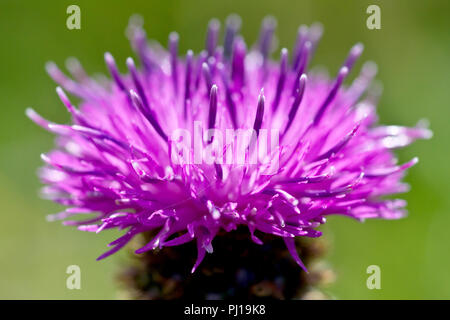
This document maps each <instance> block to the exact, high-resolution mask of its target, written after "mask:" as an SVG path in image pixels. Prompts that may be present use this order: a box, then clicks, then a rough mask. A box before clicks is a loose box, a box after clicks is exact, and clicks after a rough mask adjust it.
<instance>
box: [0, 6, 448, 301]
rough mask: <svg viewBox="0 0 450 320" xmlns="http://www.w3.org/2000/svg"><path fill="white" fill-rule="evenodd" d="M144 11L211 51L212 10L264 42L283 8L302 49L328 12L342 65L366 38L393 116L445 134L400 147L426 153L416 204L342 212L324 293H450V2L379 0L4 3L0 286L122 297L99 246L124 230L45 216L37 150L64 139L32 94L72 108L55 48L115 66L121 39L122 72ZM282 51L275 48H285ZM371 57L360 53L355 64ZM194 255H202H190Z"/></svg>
mask: <svg viewBox="0 0 450 320" xmlns="http://www.w3.org/2000/svg"><path fill="white" fill-rule="evenodd" d="M70 4H77V5H79V6H80V8H81V30H68V29H67V28H66V18H67V14H66V8H67V6H68V5H70ZM370 4H377V5H379V6H380V8H381V25H382V29H381V30H368V29H367V27H366V19H367V17H368V15H367V14H366V8H367V7H368V5H370ZM133 13H140V14H141V15H142V16H143V17H144V18H145V28H146V30H147V32H148V35H149V37H150V38H154V39H157V40H159V41H160V42H161V43H163V44H165V43H166V42H167V40H166V39H167V36H168V34H169V32H171V31H173V30H177V31H178V32H179V33H180V37H181V42H180V50H181V51H182V52H185V50H187V49H188V48H193V49H194V50H195V51H196V52H198V51H199V50H201V49H202V47H203V44H204V36H205V30H206V24H207V22H208V20H209V19H210V18H211V17H217V18H219V19H221V20H222V21H224V18H225V17H226V16H227V15H228V14H230V13H238V14H240V15H241V17H242V18H243V27H242V34H243V35H244V36H245V38H246V39H247V41H249V42H252V39H253V40H256V37H257V35H258V29H259V26H260V22H261V19H262V18H263V17H264V16H266V15H267V14H271V15H273V16H275V17H276V18H277V19H278V30H277V36H278V39H279V45H280V47H287V48H289V49H292V46H293V41H294V39H295V35H296V32H297V27H298V26H299V25H300V24H310V23H312V22H315V21H321V22H322V23H323V24H324V27H325V34H324V36H323V39H322V41H321V43H320V45H319V48H318V50H317V52H316V56H315V57H314V60H313V62H312V65H315V66H318V65H323V66H325V67H327V68H329V71H330V73H331V74H335V73H336V72H337V69H338V67H339V65H340V64H341V63H342V61H343V59H345V56H346V54H347V52H348V50H349V48H350V47H351V46H352V45H353V44H354V43H356V42H358V41H361V42H363V43H364V45H365V52H364V54H363V57H362V59H361V60H363V61H364V60H374V61H376V62H377V64H378V66H379V75H378V80H380V81H381V83H382V84H383V86H384V93H383V95H382V98H381V101H380V104H379V114H380V121H381V122H382V123H385V124H401V125H410V126H412V125H415V123H416V122H417V121H418V120H419V119H422V118H426V119H428V120H429V121H430V123H431V128H432V130H433V131H434V137H433V139H431V140H429V141H419V142H417V143H415V144H414V145H412V146H410V147H408V148H407V149H405V150H401V151H400V152H398V156H399V159H400V161H401V162H405V161H407V160H409V159H411V158H412V157H413V156H416V155H417V156H418V157H419V158H420V162H419V164H418V165H417V166H415V167H414V168H412V169H411V170H410V171H409V174H408V176H407V178H406V180H407V182H408V183H410V184H411V185H412V190H411V192H409V193H408V194H406V195H404V198H405V199H406V200H408V202H409V206H408V209H409V216H408V217H407V218H406V219H402V220H397V221H367V222H365V223H363V224H360V223H358V222H355V221H352V220H349V219H346V218H341V217H333V218H330V219H329V222H328V224H327V225H326V226H325V227H324V228H323V231H324V232H325V236H326V238H327V239H328V242H329V243H330V244H331V247H330V250H329V252H328V254H327V257H326V258H327V261H328V263H329V264H330V265H331V266H332V267H333V268H334V270H335V271H336V274H337V280H336V282H335V283H334V284H333V285H331V286H330V287H328V288H326V291H327V292H328V293H329V294H331V295H332V296H334V297H336V298H339V299H421V298H423V299H444V298H446V299H449V298H450V255H449V249H450V232H449V231H448V230H449V229H450V197H449V195H448V192H449V181H450V179H449V178H450V175H449V171H450V170H449V158H450V148H449V141H450V124H449V121H450V87H449V86H450V19H449V14H450V2H449V1H447V0H442V1H437V0H436V1H406V0H396V1H390V0H389V1H377V0H370V1H367V0H346V1H334V0H330V1H324V0H314V1H313V0H311V1H302V0H296V1H292V0H277V1H271V0H257V1H248V0H238V1H235V0H233V1H230V0H227V1H208V0H202V1H174V0H166V1H131V0H129V1H110V0H102V1H76V0H71V1H46V2H43V1H31V0H29V1H18V0H2V1H1V2H0V35H1V37H0V115H1V117H0V204H1V209H0V211H1V220H0V298H3V299H6V298H8V299H19V298H31V299H41V298H52V299H53V298H58V299H94V298H96V299H114V298H117V297H120V295H118V293H117V285H116V282H115V281H114V277H115V273H116V272H117V271H118V269H119V268H120V266H121V265H122V264H124V263H126V259H127V254H126V253H125V252H122V253H121V254H118V255H116V256H113V257H111V258H109V259H106V260H105V261H102V262H96V261H95V258H96V257H97V256H98V255H99V254H100V253H102V252H103V251H104V250H105V248H106V247H105V245H106V244H107V243H108V242H109V241H110V240H111V239H113V238H114V237H115V236H116V235H117V234H115V233H114V232H104V233H102V234H100V235H95V234H90V233H83V232H80V231H77V230H75V229H73V228H71V227H64V226H62V225H60V224H59V223H48V222H47V221H46V220H45V216H46V215H47V214H49V213H54V212H57V211H58V210H59V207H58V206H56V205H54V204H52V203H50V202H48V201H45V200H41V199H40V198H39V196H38V189H39V187H40V183H39V181H38V179H37V177H36V170H37V168H38V167H39V166H40V165H41V161H40V158H39V155H40V153H41V152H45V151H48V150H49V149H50V148H51V146H52V144H53V137H52V136H51V135H50V134H49V133H47V132H44V130H41V129H40V128H38V127H37V126H35V125H34V124H33V123H32V122H31V121H29V120H28V119H27V118H26V117H25V115H24V110H25V108H26V107H28V106H32V107H33V108H35V109H36V110H38V112H39V113H41V114H42V115H44V116H45V117H47V118H49V119H52V120H54V121H56V122H65V121H68V119H69V116H68V114H67V112H66V111H65V108H64V107H63V105H62V104H61V102H60V101H59V100H58V98H57V96H56V94H55V91H54V89H55V87H56V85H55V84H54V83H53V82H52V80H51V79H50V78H49V77H48V76H47V74H46V73H45V71H44V64H45V62H47V61H49V60H53V61H55V62H56V63H57V64H58V65H60V66H63V65H64V62H65V60H66V58H67V57H70V56H75V57H78V58H79V59H80V61H81V62H82V64H83V65H84V67H85V68H86V70H88V71H89V72H90V73H92V74H95V73H106V68H105V66H104V62H103V53H104V52H105V51H110V52H111V53H112V54H113V55H114V56H115V57H116V60H117V61H118V62H120V67H121V69H122V70H124V61H125V58H126V57H127V56H129V55H130V54H131V50H130V47H129V44H128V42H127V39H126V38H125V35H124V30H125V27H126V25H127V22H128V18H129V17H130V16H131V15H132V14H133ZM278 54H279V51H277V52H276V53H275V55H276V56H278ZM360 66H361V62H359V63H358V65H357V67H360ZM71 264H76V265H79V266H80V267H81V273H82V284H81V285H82V288H81V290H68V289H66V278H67V274H66V273H65V271H66V268H67V266H68V265H71ZM372 264H376V265H379V266H380V267H381V290H368V289H367V287H366V279H367V277H368V275H367V274H366V268H367V266H369V265H372ZM189 267H190V266H189Z"/></svg>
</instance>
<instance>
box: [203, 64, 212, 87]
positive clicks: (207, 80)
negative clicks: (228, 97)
mask: <svg viewBox="0 0 450 320" xmlns="http://www.w3.org/2000/svg"><path fill="white" fill-rule="evenodd" d="M202 73H203V76H204V77H205V83H206V90H208V92H211V88H212V76H211V70H210V69H209V66H208V64H207V63H206V62H203V64H202Z"/></svg>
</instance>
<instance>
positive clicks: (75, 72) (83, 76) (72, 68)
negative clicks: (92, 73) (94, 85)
mask: <svg viewBox="0 0 450 320" xmlns="http://www.w3.org/2000/svg"><path fill="white" fill-rule="evenodd" d="M66 68H67V70H69V72H70V73H71V74H72V76H73V77H74V78H75V79H76V80H77V81H79V82H84V81H86V80H89V76H88V75H87V73H86V71H84V69H83V67H82V66H81V63H80V61H78V59H76V58H74V57H71V58H68V59H67V61H66Z"/></svg>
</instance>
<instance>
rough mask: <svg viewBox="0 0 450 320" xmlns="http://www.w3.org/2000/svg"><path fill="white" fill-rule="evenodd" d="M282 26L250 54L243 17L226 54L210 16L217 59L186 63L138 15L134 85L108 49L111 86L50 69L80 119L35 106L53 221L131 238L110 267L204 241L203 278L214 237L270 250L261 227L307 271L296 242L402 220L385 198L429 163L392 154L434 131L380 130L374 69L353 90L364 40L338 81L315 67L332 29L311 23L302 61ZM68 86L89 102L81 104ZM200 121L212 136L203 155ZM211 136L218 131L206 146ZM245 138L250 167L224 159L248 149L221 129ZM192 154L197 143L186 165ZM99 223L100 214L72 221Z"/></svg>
mask: <svg viewBox="0 0 450 320" xmlns="http://www.w3.org/2000/svg"><path fill="white" fill-rule="evenodd" d="M275 26H276V23H275V21H274V20H273V19H271V18H266V19H265V20H264V21H263V24H262V30H261V34H260V37H259V41H258V42H257V44H255V45H254V46H253V47H252V49H248V48H247V46H246V43H245V42H244V41H243V39H242V38H241V37H240V36H239V35H238V32H239V28H240V20H239V18H238V17H236V16H231V17H230V18H229V19H228V20H227V23H226V28H225V35H224V42H223V45H222V46H218V35H219V27H220V24H219V22H218V21H217V20H212V21H211V22H210V24H209V26H208V32H207V38H206V48H205V50H204V51H202V52H200V53H199V54H198V55H194V53H193V52H192V51H191V50H189V51H188V52H187V54H186V55H185V56H184V57H183V58H181V57H179V55H178V41H179V39H178V35H177V34H176V33H172V34H170V36H169V43H168V48H169V49H168V50H165V49H164V48H162V47H161V46H160V45H158V44H157V43H155V42H151V43H150V42H147V40H146V37H145V32H144V31H143V29H142V26H141V23H140V22H139V21H137V20H136V19H134V20H133V22H132V23H130V26H129V28H128V36H129V38H130V41H131V44H132V47H133V49H134V50H135V52H136V54H137V56H138V57H139V59H140V62H141V68H139V69H138V68H137V67H136V66H135V63H134V61H133V59H131V58H128V59H127V61H126V65H127V67H128V70H129V73H128V74H127V75H122V74H120V73H119V71H118V69H117V66H116V63H115V61H114V59H113V57H112V56H111V54H109V53H106V54H105V61H106V65H107V68H108V70H109V73H110V74H111V77H112V80H111V81H108V80H106V81H105V80H103V81H96V80H94V79H92V78H90V77H88V76H87V75H86V73H85V72H84V70H83V69H82V67H81V66H80V65H79V63H78V62H76V61H71V63H69V64H68V69H69V71H70V73H71V74H72V76H73V79H72V78H69V77H67V76H66V75H65V74H64V73H62V72H61V71H60V70H59V69H58V68H57V67H56V65H54V64H52V63H50V64H48V65H47V71H48V73H49V74H50V76H51V77H52V78H53V79H54V80H55V81H56V82H57V83H58V84H59V85H60V86H61V87H58V88H57V90H56V91H57V93H58V95H59V97H60V98H61V100H62V102H63V104H64V105H65V106H66V108H67V109H68V111H69V112H70V114H71V116H72V122H71V123H70V124H67V125H63V124H55V123H52V122H50V121H47V120H45V119H43V118H42V117H40V116H39V115H38V114H37V113H35V112H34V111H33V110H32V109H28V110H27V115H28V116H29V117H30V118H31V119H32V120H33V121H34V122H36V123H37V124H39V125H40V126H42V127H43V128H45V129H47V130H48V131H50V132H52V133H55V134H56V135H57V148H56V149H55V150H53V151H51V152H50V153H48V154H45V155H42V159H43V160H44V162H45V163H46V166H45V167H43V168H42V169H41V171H40V176H41V179H42V181H43V182H44V183H45V184H46V186H45V187H44V189H43V194H44V196H45V197H46V198H49V199H52V200H53V201H56V202H58V203H60V204H62V205H64V206H66V207H67V209H66V210H65V211H63V212H61V213H58V214H56V215H52V216H50V219H51V220H53V219H65V221H64V222H63V223H64V224H66V225H75V226H78V229H80V230H85V231H92V232H97V233H98V232H100V231H102V230H104V229H111V228H118V229H120V230H122V229H124V230H126V231H125V233H124V234H123V236H121V237H120V238H118V239H116V240H115V241H113V242H111V243H110V244H109V246H111V247H112V249H111V250H109V251H107V252H106V253H104V254H103V255H101V256H100V257H99V258H98V259H103V258H105V257H107V256H109V255H111V254H112V253H114V252H116V251H117V250H119V249H120V248H122V247H123V246H124V245H125V244H126V243H128V242H129V241H130V240H131V239H132V238H133V237H134V236H136V235H137V234H139V233H142V232H146V231H150V230H154V231H157V233H155V234H156V236H155V237H154V238H153V239H152V240H151V241H150V242H149V243H147V244H146V245H145V246H143V247H142V248H140V249H138V250H137V251H136V252H137V253H142V252H145V251H148V250H152V249H155V248H163V247H166V246H175V245H181V244H183V243H186V242H189V241H196V242H197V247H198V258H197V261H196V263H195V265H194V267H193V269H192V271H194V270H195V269H196V268H197V266H198V265H199V264H200V262H201V261H202V259H203V257H204V256H205V253H206V252H212V251H213V247H212V240H213V239H214V237H215V236H216V234H217V233H218V232H219V230H221V229H224V230H225V231H231V230H234V229H236V228H237V226H239V225H245V226H247V227H248V229H249V235H250V237H251V239H252V240H253V241H254V242H256V243H259V244H261V243H262V242H261V241H260V239H258V237H257V234H255V232H256V231H258V232H263V233H270V234H273V235H277V236H280V237H282V238H283V239H284V241H285V243H286V246H287V248H288V249H289V251H290V253H291V254H292V256H293V258H294V259H295V260H296V261H297V263H298V264H299V265H300V266H302V267H303V268H304V266H303V264H302V262H301V260H300V258H299V256H298V254H297V252H296V249H295V244H294V239H295V237H299V236H305V237H319V236H320V235H321V232H320V231H317V230H316V229H317V227H319V226H320V225H321V224H323V223H325V220H326V217H327V216H328V215H332V214H340V215H346V216H349V217H352V218H355V219H358V220H361V221H362V220H364V219H367V218H383V219H396V218H400V217H402V216H403V215H404V214H405V211H404V207H405V201H403V200H392V199H386V197H384V196H385V195H391V194H396V193H400V192H405V191H406V190H407V185H405V184H403V183H402V181H401V179H402V177H403V175H404V172H405V170H406V169H408V168H409V167H411V166H412V165H414V164H415V163H416V162H417V158H414V159H412V160H411V161H409V162H406V163H405V164H402V165H398V164H397V162H396V159H395V156H394V154H393V152H392V150H393V149H395V148H399V147H404V146H406V145H408V144H410V143H411V142H412V141H414V140H415V139H418V138H429V137H431V132H430V131H429V130H428V129H426V128H425V127H424V126H421V125H418V126H417V127H415V128H406V127H400V126H380V125H377V124H376V122H377V116H376V110H375V105H376V102H377V97H378V94H377V91H376V90H370V88H369V85H370V84H371V81H372V79H373V78H374V76H375V74H376V67H375V65H374V64H373V63H366V64H364V65H363V67H362V70H361V72H360V74H359V75H358V76H357V77H356V79H355V80H354V81H353V82H352V83H351V84H349V85H348V86H345V85H344V84H343V83H344V80H345V78H346V77H347V75H348V74H349V72H350V71H351V69H352V68H353V65H354V64H355V61H356V60H357V58H358V57H359V56H360V55H361V53H362V49H363V47H362V45H361V44H356V45H355V46H354V47H353V48H352V49H351V50H350V53H349V54H348V57H347V58H346V60H345V61H344V63H343V65H342V66H341V68H340V69H339V71H338V74H337V76H336V77H335V78H334V79H330V78H328V76H327V75H326V74H324V73H323V71H307V70H308V65H309V62H310V60H311V58H312V55H313V53H314V51H315V49H316V47H317V43H318V41H319V38H320V36H321V33H322V28H321V26H320V25H317V24H316V25H312V26H311V27H309V28H308V27H306V26H301V27H300V28H299V32H298V38H297V40H296V43H295V47H294V50H293V52H292V54H289V53H288V50H287V49H282V50H281V56H280V61H278V62H276V61H272V60H270V55H271V53H272V49H273V44H272V43H273V41H272V40H273V33H274V30H275ZM61 88H64V89H65V90H66V91H68V92H70V93H71V94H73V95H75V96H77V97H78V98H80V99H81V103H80V106H79V108H76V107H75V106H74V105H73V104H72V103H71V102H70V101H69V99H68V97H67V96H66V94H65V93H64V91H63V89H61ZM263 88H264V90H263ZM195 123H197V124H200V125H201V126H202V127H203V128H204V130H203V129H202V131H201V135H200V141H197V143H196V142H195V141H194V146H192V145H191V144H190V142H192V141H191V140H194V139H193V138H192V136H195V132H194V131H195V126H194V124H195ZM208 129H210V130H211V129H216V130H217V131H214V134H213V135H211V134H209V135H206V137H205V132H206V131H207V130H208ZM238 129H241V130H244V129H250V130H251V131H252V133H253V135H252V136H251V138H250V139H249V140H248V141H247V142H248V143H247V144H245V145H244V148H243V149H241V150H243V158H244V160H245V162H244V163H236V162H235V161H230V162H225V161H219V160H220V159H222V158H223V156H224V154H226V153H227V152H228V151H229V150H233V148H235V146H236V143H237V142H236V137H234V138H232V140H231V142H230V141H228V143H225V144H222V145H220V144H218V142H220V141H219V140H221V139H219V138H218V132H220V131H219V130H234V131H233V132H236V131H238ZM177 130H178V131H180V130H181V132H184V133H188V134H189V135H188V140H189V141H184V144H183V143H181V142H183V141H181V138H180V139H178V138H179V137H178V138H174V132H176V131H177ZM264 130H266V131H267V130H275V131H276V132H277V135H276V136H274V137H273V140H274V141H275V142H277V143H276V145H275V146H274V147H273V148H272V149H271V151H270V153H268V154H266V155H265V156H264V157H265V158H264V159H265V162H261V163H260V162H258V163H251V162H249V161H248V160H249V159H250V158H251V157H252V156H254V155H255V154H256V153H257V152H258V151H257V150H259V145H258V148H256V147H255V146H256V145H257V142H258V141H260V140H263V133H264ZM191 134H192V136H191ZM183 138H186V137H183ZM177 139H178V140H177ZM271 139H272V138H271ZM197 140H198V139H197ZM186 142H189V143H186ZM180 145H181V146H184V147H187V150H186V149H185V150H184V151H186V153H185V155H187V158H186V157H183V156H182V154H181V153H180V150H181V149H179V148H180ZM217 145H219V146H220V147H217V148H216V149H214V148H213V149H212V150H213V151H214V150H215V152H212V153H211V156H210V158H211V157H212V160H213V161H212V162H205V161H203V158H201V160H202V161H200V162H198V161H197V162H195V161H192V158H195V154H196V153H197V152H199V151H198V150H197V149H199V148H200V149H201V151H200V152H201V155H202V154H203V152H204V151H205V149H207V148H208V147H211V146H217ZM222 160H223V159H222ZM267 160H269V161H267ZM88 213H93V214H94V217H91V218H89V219H84V220H80V219H76V220H67V218H69V217H72V216H75V215H83V214H88Z"/></svg>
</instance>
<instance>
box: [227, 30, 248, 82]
mask: <svg viewBox="0 0 450 320" xmlns="http://www.w3.org/2000/svg"><path fill="white" fill-rule="evenodd" d="M246 53H247V46H246V45H245V42H244V40H243V39H242V38H241V37H237V38H236V40H235V41H234V45H233V58H232V62H231V80H232V81H233V84H234V87H235V88H238V89H240V88H241V87H242V86H243V85H244V81H245V78H244V77H245V66H244V62H245V55H246Z"/></svg>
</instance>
